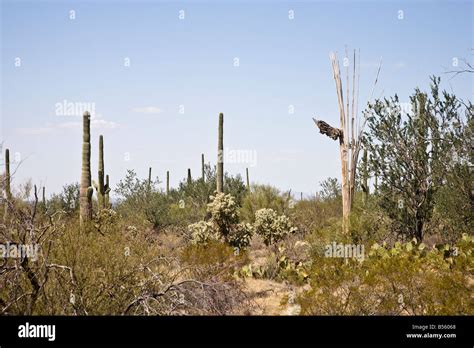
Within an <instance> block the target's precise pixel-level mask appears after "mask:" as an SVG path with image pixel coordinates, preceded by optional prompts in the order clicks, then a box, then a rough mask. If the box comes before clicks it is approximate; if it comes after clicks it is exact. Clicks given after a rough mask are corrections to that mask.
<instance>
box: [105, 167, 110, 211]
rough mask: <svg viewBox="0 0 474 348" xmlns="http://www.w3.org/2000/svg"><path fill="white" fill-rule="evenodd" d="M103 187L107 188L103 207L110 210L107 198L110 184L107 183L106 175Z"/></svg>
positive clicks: (107, 176) (107, 177)
mask: <svg viewBox="0 0 474 348" xmlns="http://www.w3.org/2000/svg"><path fill="white" fill-rule="evenodd" d="M105 187H107V190H106V191H105V195H104V205H105V207H106V208H107V209H110V198H109V192H110V183H109V175H108V174H107V175H106V176H105Z"/></svg>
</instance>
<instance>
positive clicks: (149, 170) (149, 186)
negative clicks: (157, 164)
mask: <svg viewBox="0 0 474 348" xmlns="http://www.w3.org/2000/svg"><path fill="white" fill-rule="evenodd" d="M150 188H151V167H150V168H148V189H150Z"/></svg>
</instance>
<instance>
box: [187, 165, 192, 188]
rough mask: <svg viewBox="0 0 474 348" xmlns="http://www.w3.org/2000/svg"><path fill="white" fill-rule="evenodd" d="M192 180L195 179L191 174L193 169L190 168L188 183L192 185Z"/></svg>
mask: <svg viewBox="0 0 474 348" xmlns="http://www.w3.org/2000/svg"><path fill="white" fill-rule="evenodd" d="M192 181H193V178H192V176H191V169H190V168H188V185H191V182H192Z"/></svg>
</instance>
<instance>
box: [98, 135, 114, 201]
mask: <svg viewBox="0 0 474 348" xmlns="http://www.w3.org/2000/svg"><path fill="white" fill-rule="evenodd" d="M98 176H99V177H98V180H99V182H98V184H97V185H96V184H94V185H95V186H96V190H97V199H98V201H99V210H100V209H104V208H107V205H106V202H105V195H106V194H108V193H109V191H110V189H109V187H108V185H107V184H106V183H105V181H104V177H105V169H104V136H103V135H100V136H99V171H98Z"/></svg>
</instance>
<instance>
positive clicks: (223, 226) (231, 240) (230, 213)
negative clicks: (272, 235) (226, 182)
mask: <svg viewBox="0 0 474 348" xmlns="http://www.w3.org/2000/svg"><path fill="white" fill-rule="evenodd" d="M210 198H211V203H209V204H208V205H207V211H208V213H209V215H210V220H209V221H199V222H197V223H195V224H191V225H189V226H188V229H189V231H190V232H191V242H192V244H201V245H205V244H207V243H208V242H209V241H211V240H219V239H223V240H224V241H225V242H226V243H227V244H229V245H231V246H233V247H236V248H239V249H240V248H245V247H247V246H248V245H249V244H250V239H251V237H252V228H251V226H250V225H249V224H240V223H238V222H239V216H238V211H237V204H236V202H235V199H234V197H232V195H230V194H227V195H226V194H224V193H218V194H216V195H215V196H211V197H210Z"/></svg>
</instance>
